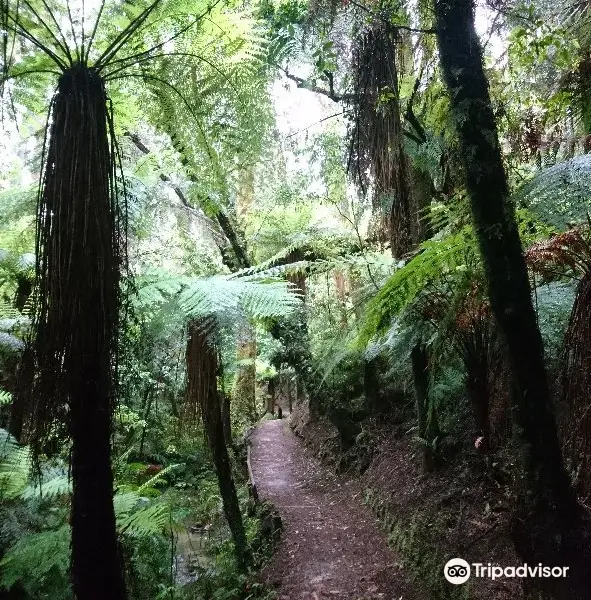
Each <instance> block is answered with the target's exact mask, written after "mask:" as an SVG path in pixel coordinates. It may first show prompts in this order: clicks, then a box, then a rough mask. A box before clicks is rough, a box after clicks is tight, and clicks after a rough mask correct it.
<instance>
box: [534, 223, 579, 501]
mask: <svg viewBox="0 0 591 600" xmlns="http://www.w3.org/2000/svg"><path fill="white" fill-rule="evenodd" d="M526 260H527V262H528V265H529V266H530V269H532V270H533V271H534V273H539V274H540V275H541V276H542V277H543V278H544V279H545V280H546V281H551V280H553V279H554V280H555V279H560V278H564V277H576V278H580V279H579V283H578V286H577V290H576V293H575V301H574V304H573V307H572V310H571V314H570V319H569V323H568V327H567V330H566V334H565V337H564V345H563V354H562V358H561V367H560V371H561V373H560V386H559V392H560V399H561V401H562V402H563V409H564V410H563V413H564V414H563V415H562V419H561V422H560V433H561V438H562V444H563V450H564V453H565V455H566V458H567V459H568V461H569V463H570V466H571V469H572V471H573V473H574V476H575V480H576V484H577V489H578V492H579V493H580V494H581V495H583V496H584V497H585V498H586V499H588V498H590V497H591V395H590V390H591V237H590V232H589V229H588V228H582V227H578V228H573V229H570V230H568V231H566V232H564V233H561V234H560V235H556V236H553V237H551V238H550V239H549V240H546V241H544V242H540V243H538V244H536V245H534V246H532V247H531V248H530V249H529V250H528V251H527V252H526Z"/></svg>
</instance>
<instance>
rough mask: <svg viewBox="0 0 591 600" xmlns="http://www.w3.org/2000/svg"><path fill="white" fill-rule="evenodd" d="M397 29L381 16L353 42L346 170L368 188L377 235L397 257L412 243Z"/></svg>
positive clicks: (363, 188)
mask: <svg viewBox="0 0 591 600" xmlns="http://www.w3.org/2000/svg"><path fill="white" fill-rule="evenodd" d="M398 35H399V34H398V32H397V30H396V29H394V28H392V27H389V26H388V24H387V23H386V22H384V21H376V22H374V23H372V24H371V25H370V26H368V27H367V28H365V29H363V30H362V31H361V32H360V33H359V34H358V36H357V38H356V40H355V42H354V47H353V72H354V77H355V80H354V86H355V90H354V93H353V94H352V96H351V97H352V100H351V104H352V105H351V111H350V114H351V115H352V116H351V119H352V123H351V127H350V147H349V161H348V170H349V173H350V174H351V176H352V177H353V180H354V181H355V183H356V184H357V186H358V187H359V189H360V190H361V192H362V194H363V195H366V194H371V197H372V203H373V211H374V219H375V220H377V221H378V222H377V223H376V234H377V237H378V239H379V240H380V241H382V242H384V241H386V239H387V238H389V241H390V243H391V248H392V254H393V256H396V257H400V256H402V255H403V254H405V253H406V252H408V250H409V249H410V247H411V245H412V243H411V242H412V240H411V233H410V232H411V215H410V189H409V184H408V163H407V158H406V156H405V153H404V150H403V130H402V122H401V114H400V98H399V94H398V71H397V68H398V67H397V65H398V49H397V44H398V42H399V39H398Z"/></svg>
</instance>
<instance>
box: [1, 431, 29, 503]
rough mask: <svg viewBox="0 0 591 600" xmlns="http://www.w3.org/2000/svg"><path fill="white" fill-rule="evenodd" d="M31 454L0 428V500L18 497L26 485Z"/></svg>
mask: <svg viewBox="0 0 591 600" xmlns="http://www.w3.org/2000/svg"><path fill="white" fill-rule="evenodd" d="M30 469H31V454H30V452H29V449H28V448H27V447H26V446H20V445H19V444H18V442H17V441H16V440H15V439H14V438H13V437H12V436H11V435H10V434H9V433H8V432H7V431H5V430H4V429H0V501H2V500H12V499H14V498H18V497H19V496H20V495H21V493H22V492H23V490H24V489H25V487H26V485H27V481H28V479H29V474H30Z"/></svg>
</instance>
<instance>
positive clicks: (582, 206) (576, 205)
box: [514, 154, 591, 231]
mask: <svg viewBox="0 0 591 600" xmlns="http://www.w3.org/2000/svg"><path fill="white" fill-rule="evenodd" d="M514 198H515V200H516V201H517V202H518V203H520V204H522V205H523V206H526V207H527V208H529V209H530V210H531V211H532V212H533V213H534V214H536V215H537V216H539V217H540V218H541V219H542V220H543V221H545V222H546V223H549V224H551V225H553V226H554V227H557V228H558V229H559V230H560V231H564V230H565V229H566V228H567V227H570V226H573V225H580V224H583V223H585V222H586V221H587V215H588V214H589V213H591V155H590V154H585V155H582V156H578V157H576V158H573V159H571V160H568V161H566V162H562V163H559V164H557V165H554V166H553V167H549V168H548V169H543V170H542V171H540V172H539V173H537V174H536V175H535V176H534V177H533V178H532V179H531V180H530V181H528V182H527V183H525V184H524V185H522V186H521V187H520V188H519V190H517V192H516V193H515V194H514Z"/></svg>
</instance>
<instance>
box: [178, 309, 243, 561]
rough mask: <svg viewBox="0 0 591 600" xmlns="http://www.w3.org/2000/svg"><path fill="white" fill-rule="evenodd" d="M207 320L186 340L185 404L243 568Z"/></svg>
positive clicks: (215, 354) (238, 514)
mask: <svg viewBox="0 0 591 600" xmlns="http://www.w3.org/2000/svg"><path fill="white" fill-rule="evenodd" d="M210 329H211V328H209V327H208V324H207V323H206V322H204V321H203V320H202V321H193V322H192V323H191V324H190V326H189V339H188V341H187V352H186V360H187V404H188V405H189V406H190V407H194V408H199V410H200V411H201V417H202V419H203V425H204V427H205V434H206V437H207V442H208V445H209V449H210V451H211V456H212V459H213V464H214V467H215V471H216V475H217V479H218V484H219V488H220V495H221V497H222V503H223V505H224V513H225V515H226V519H227V521H228V526H229V527H230V531H231V533H232V538H233V540H234V548H235V552H236V559H237V561H238V565H239V567H240V568H242V569H244V568H246V567H247V565H248V563H249V562H250V554H249V549H248V544H247V541H246V533H245V531H244V524H243V522H242V513H241V512H240V505H239V503H238V496H237V494H236V486H235V485H234V478H233V476H232V467H231V463H230V458H229V456H228V449H227V447H226V443H225V436H224V424H223V419H222V409H221V406H220V396H219V393H218V389H217V374H218V370H219V358H218V351H217V349H216V348H215V346H214V344H213V341H212V340H210V339H208V334H207V331H208V330H210Z"/></svg>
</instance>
